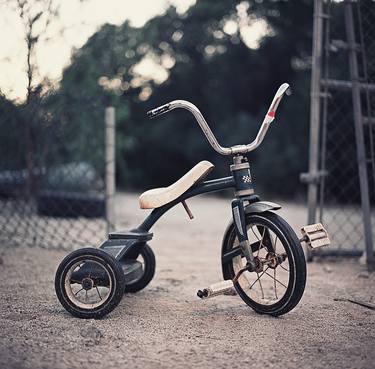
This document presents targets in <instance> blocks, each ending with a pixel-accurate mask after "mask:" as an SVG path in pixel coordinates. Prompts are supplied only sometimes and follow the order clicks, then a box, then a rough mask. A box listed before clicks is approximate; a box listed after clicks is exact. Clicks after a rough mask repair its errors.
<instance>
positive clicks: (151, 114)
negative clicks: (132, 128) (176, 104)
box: [147, 103, 171, 119]
mask: <svg viewBox="0 0 375 369" xmlns="http://www.w3.org/2000/svg"><path fill="white" fill-rule="evenodd" d="M169 110H171V104H170V103H168V104H165V105H162V106H159V107H158V108H155V109H152V110H150V111H148V112H147V116H148V117H149V118H150V119H153V118H155V117H157V116H158V115H162V114H165V113H167V112H168V111H169Z"/></svg>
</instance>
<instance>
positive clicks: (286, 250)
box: [224, 212, 306, 316]
mask: <svg viewBox="0 0 375 369" xmlns="http://www.w3.org/2000/svg"><path fill="white" fill-rule="evenodd" d="M246 225H247V230H248V231H247V232H248V237H249V242H250V245H251V248H252V252H253V255H254V259H255V262H256V264H257V269H256V271H254V272H249V271H245V272H244V273H243V274H242V275H241V276H240V277H239V279H238V281H237V282H236V283H235V284H234V286H235V288H236V290H237V293H238V294H239V296H240V297H241V298H242V299H243V300H244V302H245V303H246V304H247V305H249V306H250V307H251V308H253V309H254V310H255V311H256V312H257V313H260V314H269V315H274V316H277V315H282V314H285V313H287V312H289V311H290V310H292V309H293V308H294V307H295V306H296V305H297V304H298V302H299V301H300V299H301V297H302V295H303V292H304V289H305V284H306V261H305V256H304V253H303V250H302V247H301V245H300V242H299V240H298V238H297V236H296V234H295V233H294V231H293V229H292V228H291V227H290V226H289V224H288V223H287V222H286V221H285V220H284V219H282V218H281V217H279V216H278V215H277V214H274V213H272V212H264V213H261V214H250V215H246ZM234 249H236V250H237V252H236V250H234ZM238 250H239V243H238V239H237V237H236V234H235V230H234V227H232V229H231V230H230V231H229V235H228V237H227V238H226V244H225V245H224V252H225V253H227V252H230V251H232V252H234V254H235V255H236V256H234V257H233V259H232V260H231V261H229V262H228V263H226V264H225V265H224V269H225V272H226V275H228V276H229V277H230V278H231V279H232V280H233V278H234V277H235V276H236V275H237V273H238V272H239V271H240V270H241V269H243V268H244V267H245V266H246V258H245V257H244V255H243V254H242V253H240V252H238Z"/></svg>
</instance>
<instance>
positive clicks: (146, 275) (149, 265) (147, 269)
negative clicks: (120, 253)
mask: <svg viewBox="0 0 375 369" xmlns="http://www.w3.org/2000/svg"><path fill="white" fill-rule="evenodd" d="M139 256H141V257H142V259H143V260H142V261H143V265H142V269H143V274H142V276H141V277H140V278H139V279H137V280H136V281H134V282H132V283H130V284H127V285H126V286H125V292H131V293H134V292H138V291H140V290H142V289H143V288H145V287H146V286H147V285H148V284H149V283H150V282H151V280H152V278H153V277H154V275H155V265H156V263H155V254H154V252H153V251H152V249H151V247H150V246H149V245H148V244H147V243H146V244H145V245H144V246H143V247H142V249H141V251H140V253H139ZM120 262H121V260H120Z"/></svg>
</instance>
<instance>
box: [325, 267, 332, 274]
mask: <svg viewBox="0 0 375 369" xmlns="http://www.w3.org/2000/svg"><path fill="white" fill-rule="evenodd" d="M323 270H324V271H325V272H326V273H332V268H331V267H330V266H328V265H325V266H324V267H323Z"/></svg>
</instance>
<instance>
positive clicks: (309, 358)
mask: <svg viewBox="0 0 375 369" xmlns="http://www.w3.org/2000/svg"><path fill="white" fill-rule="evenodd" d="M116 204H117V213H118V220H119V226H118V228H119V229H121V228H129V227H132V226H135V225H137V223H138V222H139V221H140V220H141V219H142V218H143V217H144V215H145V213H146V211H142V210H138V209H137V198H136V196H135V195H132V194H122V195H119V196H118V199H117V201H116ZM189 204H190V205H191V209H192V211H193V213H194V215H195V217H196V218H195V219H194V220H193V221H189V220H188V219H187V216H186V214H185V213H184V211H183V209H182V207H180V206H178V207H177V208H175V209H173V210H172V211H171V213H168V214H167V215H166V216H165V217H164V218H163V219H162V220H161V221H160V223H158V224H157V225H156V226H155V228H154V229H153V231H154V234H155V235H154V239H153V240H152V241H151V242H150V245H151V246H152V248H153V249H154V251H155V254H156V261H157V269H156V275H155V278H154V279H153V281H152V282H151V284H150V285H149V286H148V287H147V288H146V289H145V290H143V291H141V292H139V293H137V294H134V295H125V296H124V298H123V300H122V302H121V303H120V305H119V306H118V308H117V309H116V310H114V311H113V312H112V313H111V314H110V315H109V316H107V317H106V318H104V319H102V320H99V321H95V320H80V319H77V318H73V317H72V316H70V315H69V314H68V313H66V312H65V310H64V309H63V308H62V306H61V305H60V304H59V302H58V301H57V298H56V297H55V293H54V285H53V280H54V273H55V270H56V267H57V265H58V263H59V261H60V260H61V259H62V258H63V257H64V255H65V254H66V252H63V251H51V250H50V251H49V250H43V249H40V248H38V247H37V245H36V247H34V248H27V247H17V248H12V247H6V248H2V249H1V250H0V251H1V259H0V280H1V285H0V296H1V299H0V368H7V369H12V368H15V369H22V368H51V369H52V368H54V369H58V368H92V369H94V368H108V369H110V368H116V369H117V368H128V369H129V368H146V369H148V368H239V367H242V368H244V367H257V368H325V369H327V368H374V367H375V366H374V362H375V311H373V310H370V309H368V308H365V307H362V306H358V305H355V304H352V303H350V302H348V301H347V298H360V299H363V300H366V301H372V302H375V273H372V274H369V273H367V272H366V271H365V267H364V266H362V265H360V264H359V263H358V262H354V261H351V262H350V261H342V262H327V261H325V262H324V263H312V264H309V265H308V281H307V287H306V291H305V295H304V297H303V299H302V301H301V302H300V304H299V305H298V306H297V308H295V309H294V310H293V311H292V312H290V313H289V314H287V315H284V316H282V317H279V318H272V317H268V316H261V315H257V314H256V313H255V312H254V311H252V310H251V309H250V308H249V307H247V305H245V304H244V303H243V302H242V300H241V299H240V298H239V297H238V296H220V297H216V298H214V299H209V300H205V301H202V300H199V299H198V298H197V297H196V291H197V289H199V288H202V287H205V286H206V285H208V284H210V283H215V282H218V281H220V278H221V269H220V245H221V238H222V234H223V231H224V228H225V226H226V224H227V221H228V219H229V218H230V205H229V202H228V201H226V200H224V199H217V198H210V197H201V198H197V199H193V200H191V201H190V202H189ZM283 205H285V207H286V208H284V209H283V210H282V211H281V212H280V213H281V215H284V216H285V217H286V219H287V220H289V221H290V223H291V224H292V225H293V226H294V227H295V228H296V229H298V227H299V226H301V225H303V223H304V221H305V210H304V209H303V207H301V206H297V205H291V204H283Z"/></svg>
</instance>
